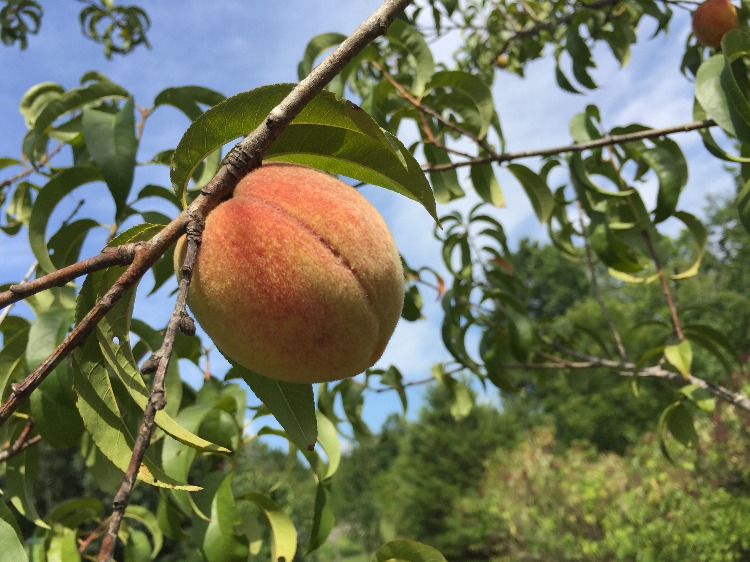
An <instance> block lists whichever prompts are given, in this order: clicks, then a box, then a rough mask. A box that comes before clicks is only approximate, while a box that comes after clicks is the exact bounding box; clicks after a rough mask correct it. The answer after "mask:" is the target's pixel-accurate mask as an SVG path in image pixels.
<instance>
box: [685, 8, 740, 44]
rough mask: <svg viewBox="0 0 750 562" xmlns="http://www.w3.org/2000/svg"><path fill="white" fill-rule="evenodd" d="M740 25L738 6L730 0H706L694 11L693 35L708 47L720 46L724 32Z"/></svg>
mask: <svg viewBox="0 0 750 562" xmlns="http://www.w3.org/2000/svg"><path fill="white" fill-rule="evenodd" d="M739 26H740V20H739V17H737V8H735V7H734V5H733V4H732V3H731V2H730V1H729V0H706V1H705V2H703V4H701V5H700V6H698V8H696V10H695V12H693V35H695V38H696V39H697V40H698V42H699V43H701V44H702V45H705V46H707V47H713V48H717V47H719V46H720V45H721V38H722V37H724V34H725V33H727V32H728V31H731V30H732V29H735V28H737V27H739Z"/></svg>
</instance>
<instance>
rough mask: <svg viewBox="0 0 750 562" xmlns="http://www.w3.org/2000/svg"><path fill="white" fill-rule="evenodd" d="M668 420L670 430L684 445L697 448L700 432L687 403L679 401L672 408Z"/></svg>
mask: <svg viewBox="0 0 750 562" xmlns="http://www.w3.org/2000/svg"><path fill="white" fill-rule="evenodd" d="M666 422H667V429H668V430H669V432H670V433H671V434H672V436H673V437H674V438H675V439H677V441H679V442H680V443H681V444H682V445H683V446H685V447H690V448H695V447H696V446H697V445H698V433H696V431H695V425H694V424H693V415H692V414H691V413H690V410H688V408H687V406H685V404H683V403H682V402H678V403H677V404H676V405H675V406H674V407H673V408H671V409H670V410H669V414H668V415H667V420H666Z"/></svg>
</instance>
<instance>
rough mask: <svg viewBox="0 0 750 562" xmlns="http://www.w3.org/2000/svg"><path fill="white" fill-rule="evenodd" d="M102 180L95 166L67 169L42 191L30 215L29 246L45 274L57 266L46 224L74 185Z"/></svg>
mask: <svg viewBox="0 0 750 562" xmlns="http://www.w3.org/2000/svg"><path fill="white" fill-rule="evenodd" d="M100 179H102V178H101V175H100V174H99V171H98V170H96V169H94V168H76V167H73V168H66V169H65V170H63V171H62V172H60V173H59V174H58V175H56V176H55V177H53V178H52V179H51V180H49V181H48V182H47V183H46V184H45V185H44V186H43V187H42V189H41V190H40V191H39V194H38V195H37V197H36V201H35V202H34V208H33V209H32V211H31V217H30V218H29V245H30V247H31V251H32V252H33V253H34V257H35V258H36V260H37V261H38V262H39V267H40V268H41V269H42V271H43V272H44V273H52V272H53V271H55V270H56V269H57V268H56V267H55V265H54V264H53V263H52V260H51V259H50V257H49V254H50V253H49V248H48V247H47V241H46V233H47V223H48V222H49V219H50V217H51V216H52V212H53V211H54V210H55V207H57V205H58V204H59V203H60V201H62V200H63V199H64V198H65V197H66V196H67V195H68V194H69V193H71V192H72V191H73V190H74V189H75V188H77V187H79V186H81V185H83V184H86V183H90V182H94V181H98V180H100Z"/></svg>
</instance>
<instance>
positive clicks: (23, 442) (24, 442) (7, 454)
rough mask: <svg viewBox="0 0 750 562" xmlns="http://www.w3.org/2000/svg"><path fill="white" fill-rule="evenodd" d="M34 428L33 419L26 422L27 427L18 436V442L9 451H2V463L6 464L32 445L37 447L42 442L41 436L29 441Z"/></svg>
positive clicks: (0, 455)
mask: <svg viewBox="0 0 750 562" xmlns="http://www.w3.org/2000/svg"><path fill="white" fill-rule="evenodd" d="M33 427H34V420H32V419H31V418H29V419H28V421H27V422H26V425H25V426H24V428H23V429H22V430H21V433H20V434H19V435H18V437H17V438H16V440H15V441H14V442H13V444H12V445H10V446H9V447H8V448H7V449H3V450H2V451H0V462H5V461H7V460H8V459H10V458H12V457H14V456H16V455H17V454H18V453H20V452H21V451H23V450H25V449H27V448H29V447H31V446H32V445H36V444H37V443H39V441H41V440H42V436H41V435H34V437H32V438H31V439H29V434H31V430H32V429H33Z"/></svg>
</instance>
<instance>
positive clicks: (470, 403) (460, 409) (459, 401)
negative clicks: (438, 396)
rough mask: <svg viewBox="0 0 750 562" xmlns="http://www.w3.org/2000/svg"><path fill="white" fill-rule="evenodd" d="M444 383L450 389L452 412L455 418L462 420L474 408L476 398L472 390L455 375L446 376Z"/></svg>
mask: <svg viewBox="0 0 750 562" xmlns="http://www.w3.org/2000/svg"><path fill="white" fill-rule="evenodd" d="M443 384H444V385H445V386H446V388H447V389H448V393H449V394H450V398H451V405H450V413H451V416H453V419H454V420H456V421H461V420H462V419H464V418H465V417H466V416H468V415H469V414H470V413H471V411H472V410H473V409H474V398H473V397H472V394H471V390H469V388H468V387H467V386H466V385H465V384H463V383H462V382H460V381H457V380H456V379H454V378H453V377H448V376H446V377H444V378H443Z"/></svg>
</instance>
